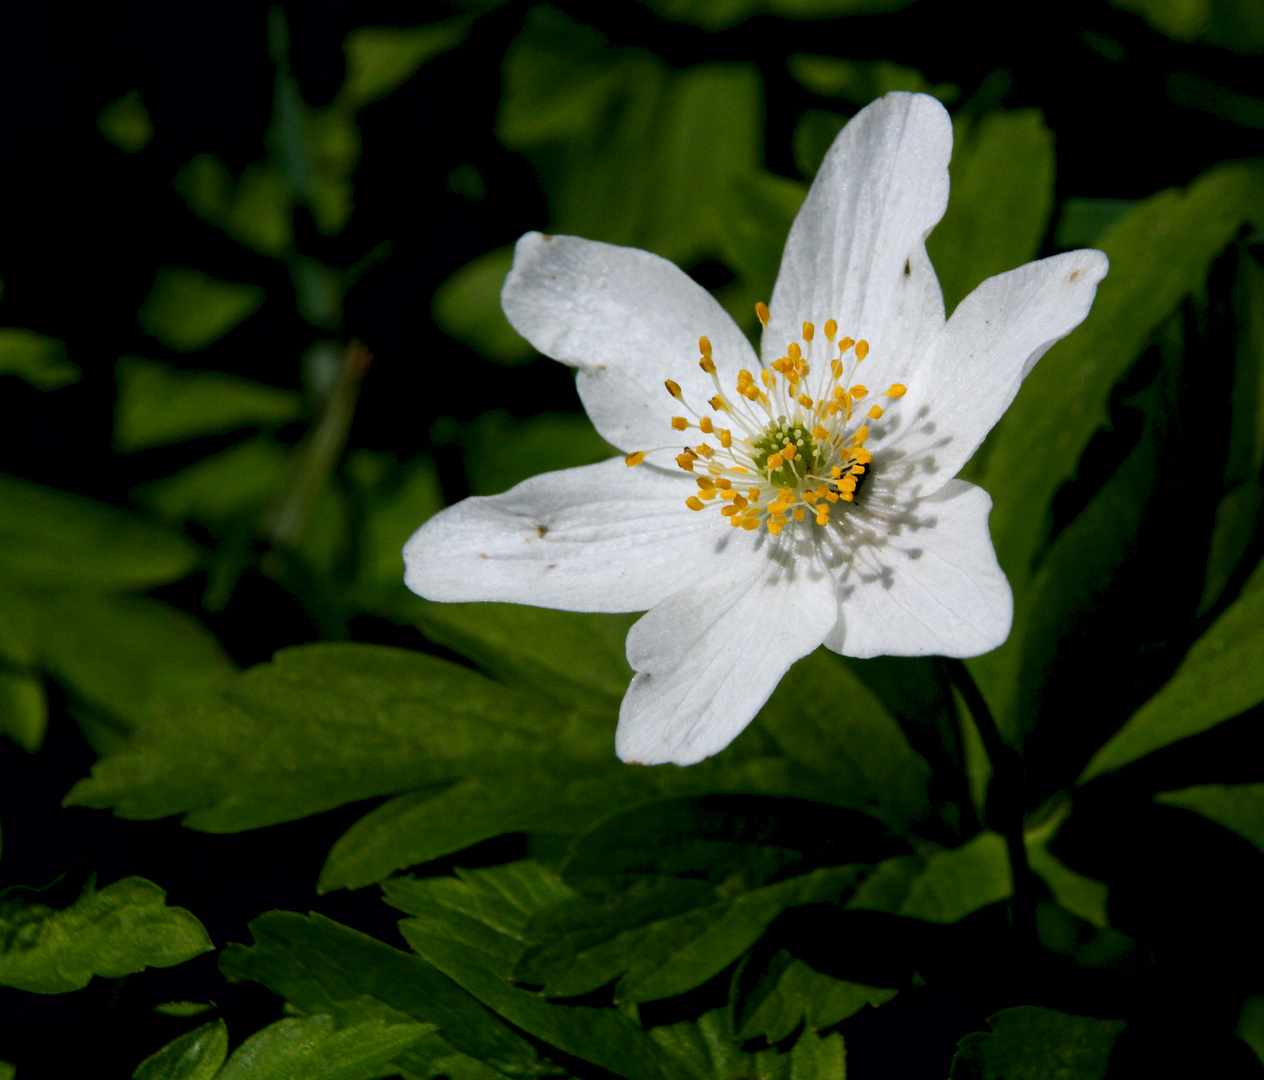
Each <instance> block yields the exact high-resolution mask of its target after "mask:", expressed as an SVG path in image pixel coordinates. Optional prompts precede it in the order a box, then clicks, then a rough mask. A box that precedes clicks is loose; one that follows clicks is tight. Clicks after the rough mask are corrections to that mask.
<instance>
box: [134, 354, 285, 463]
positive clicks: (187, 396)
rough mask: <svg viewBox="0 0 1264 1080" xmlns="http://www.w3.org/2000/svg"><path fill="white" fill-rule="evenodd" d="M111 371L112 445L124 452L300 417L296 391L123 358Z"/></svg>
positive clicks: (218, 374) (217, 374) (267, 425)
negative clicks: (114, 375) (114, 379)
mask: <svg viewBox="0 0 1264 1080" xmlns="http://www.w3.org/2000/svg"><path fill="white" fill-rule="evenodd" d="M117 372H118V381H119V392H118V399H117V403H116V405H115V412H114V446H115V449H117V450H119V451H120V452H122V453H124V454H127V453H131V452H132V451H134V450H144V449H148V448H149V447H151V446H166V445H168V444H170V443H177V442H184V441H185V440H187V439H196V438H199V437H201V436H203V435H218V434H220V433H222V432H227V431H236V430H237V429H238V428H243V427H264V428H272V427H280V426H281V425H282V424H288V423H289V422H290V421H292V420H297V419H298V418H299V416H300V415H301V414H302V408H303V400H302V397H301V396H300V395H299V394H298V393H297V392H296V391H293V390H281V389H278V388H277V387H275V386H266V385H264V384H263V383H257V382H252V381H251V380H249V379H239V378H237V377H236V376H235V375H226V374H224V373H222V372H218V371H178V370H176V369H175V368H171V367H168V366H167V365H166V364H160V363H158V362H156V361H154V360H146V359H145V358H144V357H140V356H125V357H124V358H123V359H122V360H120V361H119V364H118V368H117Z"/></svg>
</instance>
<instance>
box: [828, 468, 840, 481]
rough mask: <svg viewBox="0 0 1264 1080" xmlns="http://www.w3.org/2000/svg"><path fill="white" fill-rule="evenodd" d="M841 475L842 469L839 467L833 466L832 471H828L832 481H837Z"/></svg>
mask: <svg viewBox="0 0 1264 1080" xmlns="http://www.w3.org/2000/svg"><path fill="white" fill-rule="evenodd" d="M842 475H843V467H842V466H841V465H835V466H834V467H833V468H832V469H830V476H831V477H832V478H833V479H835V480H837V479H838V478H839V477H840V476H842Z"/></svg>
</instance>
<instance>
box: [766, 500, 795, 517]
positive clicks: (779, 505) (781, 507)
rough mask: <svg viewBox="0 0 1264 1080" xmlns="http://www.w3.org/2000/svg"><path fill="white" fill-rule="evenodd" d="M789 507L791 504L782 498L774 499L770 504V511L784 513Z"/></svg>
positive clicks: (771, 512)
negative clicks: (784, 501)
mask: <svg viewBox="0 0 1264 1080" xmlns="http://www.w3.org/2000/svg"><path fill="white" fill-rule="evenodd" d="M789 509H790V507H789V505H788V504H786V503H783V502H782V501H781V500H780V499H774V500H773V501H772V502H770V503H769V504H768V513H770V514H784V513H785V512H786V511H787V510H789Z"/></svg>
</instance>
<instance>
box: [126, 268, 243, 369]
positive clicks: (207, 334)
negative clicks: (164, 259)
mask: <svg viewBox="0 0 1264 1080" xmlns="http://www.w3.org/2000/svg"><path fill="white" fill-rule="evenodd" d="M262 303H263V289H262V288H260V287H259V286H258V285H243V284H240V283H239V282H229V281H219V280H217V279H215V278H213V277H211V276H210V275H209V274H206V273H203V272H202V271H201V270H190V269H188V268H186V267H179V266H164V267H163V268H162V269H160V270H159V271H158V274H157V276H156V277H155V278H154V284H153V288H152V289H151V290H150V293H149V296H148V297H146V299H145V302H144V303H143V304H142V305H141V308H140V312H139V314H138V316H137V318H138V319H139V320H140V325H141V329H143V330H144V331H145V333H147V334H148V335H149V336H150V337H152V338H154V339H155V340H156V341H159V342H161V343H162V344H163V345H166V346H168V347H169V348H172V349H174V350H175V351H176V352H196V351H197V350H198V349H202V348H205V347H206V346H207V345H210V344H211V343H212V342H213V341H218V340H219V339H220V338H221V337H223V336H224V335H225V334H226V333H228V331H229V330H231V329H232V328H233V327H234V326H236V325H237V324H238V323H240V322H241V321H242V320H243V319H245V318H246V317H247V316H249V315H252V314H253V313H254V312H255V311H256V310H257V309H258V308H259V305H260V304H262Z"/></svg>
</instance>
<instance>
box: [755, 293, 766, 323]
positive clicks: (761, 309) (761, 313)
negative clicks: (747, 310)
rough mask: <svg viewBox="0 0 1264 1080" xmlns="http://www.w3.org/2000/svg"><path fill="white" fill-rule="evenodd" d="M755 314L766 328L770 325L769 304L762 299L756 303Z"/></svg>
mask: <svg viewBox="0 0 1264 1080" xmlns="http://www.w3.org/2000/svg"><path fill="white" fill-rule="evenodd" d="M755 315H756V317H757V318H758V319H759V321H760V323H761V324H762V325H763V326H764V327H765V328H767V326H768V305H767V304H765V303H764V302H763V301H762V300H761V301H759V303H757V304H756V305H755Z"/></svg>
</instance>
